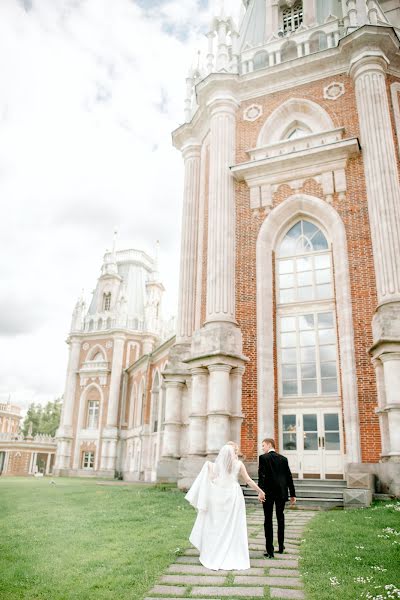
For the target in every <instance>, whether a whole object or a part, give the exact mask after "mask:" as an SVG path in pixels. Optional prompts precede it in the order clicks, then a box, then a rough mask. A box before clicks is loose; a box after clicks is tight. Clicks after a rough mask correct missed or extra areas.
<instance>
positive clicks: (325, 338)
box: [318, 329, 336, 345]
mask: <svg viewBox="0 0 400 600" xmlns="http://www.w3.org/2000/svg"><path fill="white" fill-rule="evenodd" d="M335 337H336V336H335V330H334V329H320V330H319V331H318V339H319V343H320V344H321V345H324V344H333V343H334V342H335V341H336V340H335Z"/></svg>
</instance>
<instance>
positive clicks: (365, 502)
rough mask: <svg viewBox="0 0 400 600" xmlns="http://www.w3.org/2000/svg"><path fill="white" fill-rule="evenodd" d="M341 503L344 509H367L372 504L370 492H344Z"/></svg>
mask: <svg viewBox="0 0 400 600" xmlns="http://www.w3.org/2000/svg"><path fill="white" fill-rule="evenodd" d="M343 503H344V507H345V508H367V507H368V506H371V503H372V492H371V490H358V489H352V490H344V492H343Z"/></svg>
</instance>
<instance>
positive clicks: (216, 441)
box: [207, 364, 231, 454]
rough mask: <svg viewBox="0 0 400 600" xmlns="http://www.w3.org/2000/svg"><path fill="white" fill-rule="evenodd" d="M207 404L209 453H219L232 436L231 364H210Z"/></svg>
mask: <svg viewBox="0 0 400 600" xmlns="http://www.w3.org/2000/svg"><path fill="white" fill-rule="evenodd" d="M208 371H209V374H210V375H209V378H208V406H207V415H208V416H207V454H217V453H218V452H219V450H220V449H221V447H222V446H223V445H224V444H226V442H228V441H229V439H230V437H231V429H230V410H229V404H230V401H229V399H230V391H231V389H230V379H229V373H230V371H231V366H230V365H223V364H217V365H209V367H208Z"/></svg>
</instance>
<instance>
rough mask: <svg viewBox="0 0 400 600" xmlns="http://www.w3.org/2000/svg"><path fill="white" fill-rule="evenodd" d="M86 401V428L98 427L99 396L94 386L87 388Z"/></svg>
mask: <svg viewBox="0 0 400 600" xmlns="http://www.w3.org/2000/svg"><path fill="white" fill-rule="evenodd" d="M86 402H87V405H86V429H98V428H99V413H100V396H99V391H98V389H97V388H96V387H91V388H89V390H88V392H87V395H86Z"/></svg>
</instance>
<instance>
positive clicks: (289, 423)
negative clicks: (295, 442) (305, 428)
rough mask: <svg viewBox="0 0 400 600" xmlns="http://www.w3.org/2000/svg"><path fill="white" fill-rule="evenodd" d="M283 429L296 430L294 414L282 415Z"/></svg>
mask: <svg viewBox="0 0 400 600" xmlns="http://www.w3.org/2000/svg"><path fill="white" fill-rule="evenodd" d="M282 429H283V431H296V415H282Z"/></svg>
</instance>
